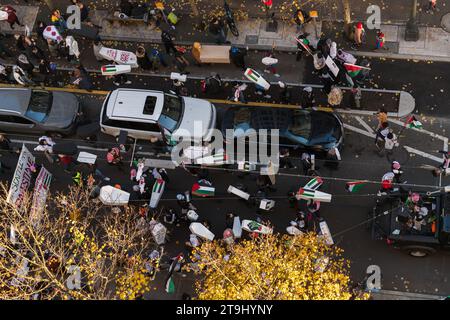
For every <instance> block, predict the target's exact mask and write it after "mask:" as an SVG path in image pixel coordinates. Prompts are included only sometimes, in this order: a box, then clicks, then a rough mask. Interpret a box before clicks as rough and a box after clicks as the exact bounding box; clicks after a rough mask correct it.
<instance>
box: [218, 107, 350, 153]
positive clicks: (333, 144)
mask: <svg viewBox="0 0 450 320" xmlns="http://www.w3.org/2000/svg"><path fill="white" fill-rule="evenodd" d="M227 129H232V130H234V138H239V137H241V136H244V135H246V132H247V130H249V129H254V130H256V131H257V130H259V129H279V133H280V138H279V140H280V145H281V146H286V147H291V148H295V149H297V148H304V149H314V150H316V151H321V150H322V151H329V150H331V149H333V148H338V149H340V148H341V146H342V145H343V141H344V126H343V123H342V121H341V119H340V118H339V117H338V116H337V115H336V114H334V113H330V112H324V111H311V110H303V109H285V108H266V107H236V108H230V109H229V110H227V111H226V112H225V115H224V119H223V122H222V133H223V135H224V137H226V130H227ZM247 134H248V132H247Z"/></svg>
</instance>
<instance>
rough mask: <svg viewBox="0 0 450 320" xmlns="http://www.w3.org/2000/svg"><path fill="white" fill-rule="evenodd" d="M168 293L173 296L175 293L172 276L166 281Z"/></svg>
mask: <svg viewBox="0 0 450 320" xmlns="http://www.w3.org/2000/svg"><path fill="white" fill-rule="evenodd" d="M166 292H167V293H169V294H173V293H174V292H175V283H174V282H173V279H172V277H171V276H170V277H169V279H167V281H166Z"/></svg>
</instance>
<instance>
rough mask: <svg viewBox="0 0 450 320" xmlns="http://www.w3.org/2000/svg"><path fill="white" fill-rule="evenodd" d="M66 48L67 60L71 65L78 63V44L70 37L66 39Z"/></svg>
mask: <svg viewBox="0 0 450 320" xmlns="http://www.w3.org/2000/svg"><path fill="white" fill-rule="evenodd" d="M66 47H68V48H69V56H68V57H67V60H68V61H69V62H71V63H78V62H79V60H80V49H79V48H78V42H77V40H75V38H74V37H72V36H67V37H66Z"/></svg>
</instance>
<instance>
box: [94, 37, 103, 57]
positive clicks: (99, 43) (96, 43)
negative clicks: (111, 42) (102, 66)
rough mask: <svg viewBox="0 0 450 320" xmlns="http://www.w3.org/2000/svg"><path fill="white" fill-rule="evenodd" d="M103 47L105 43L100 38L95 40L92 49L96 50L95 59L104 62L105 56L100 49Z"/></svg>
mask: <svg viewBox="0 0 450 320" xmlns="http://www.w3.org/2000/svg"><path fill="white" fill-rule="evenodd" d="M102 48H103V44H102V43H101V42H100V41H99V40H95V41H94V44H93V45H92V50H93V51H94V56H95V60H97V62H102V61H103V60H104V58H103V56H101V55H100V50H101V49H102Z"/></svg>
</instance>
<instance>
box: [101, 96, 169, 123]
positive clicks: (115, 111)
mask: <svg viewBox="0 0 450 320" xmlns="http://www.w3.org/2000/svg"><path fill="white" fill-rule="evenodd" d="M115 91H116V92H114V94H113V95H112V96H111V100H110V101H109V104H112V109H111V116H112V117H114V118H127V119H134V120H140V121H142V120H152V121H157V120H158V119H159V116H160V115H161V111H162V108H163V103H164V93H163V92H162V91H153V90H135V89H117V90H115ZM152 98H153V99H152ZM146 101H147V103H148V106H149V107H150V108H149V110H148V112H146V113H144V106H145V104H146Z"/></svg>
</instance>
